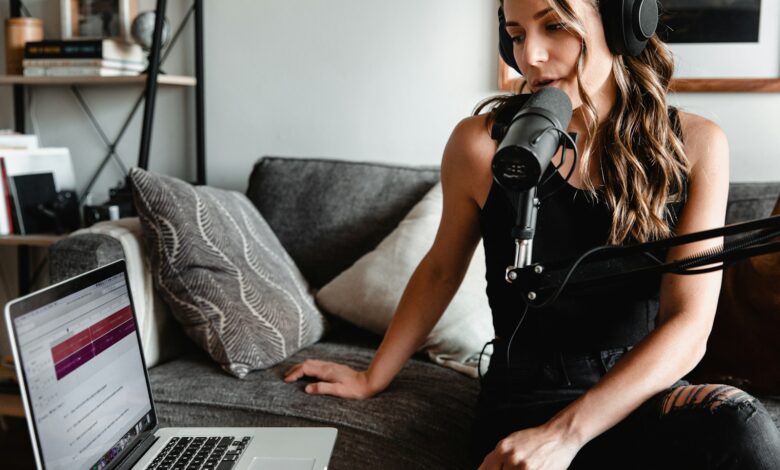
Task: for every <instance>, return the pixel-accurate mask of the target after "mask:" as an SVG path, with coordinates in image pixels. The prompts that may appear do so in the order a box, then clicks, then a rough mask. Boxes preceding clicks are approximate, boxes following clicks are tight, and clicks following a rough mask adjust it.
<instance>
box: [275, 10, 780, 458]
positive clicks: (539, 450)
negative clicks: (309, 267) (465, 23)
mask: <svg viewBox="0 0 780 470" xmlns="http://www.w3.org/2000/svg"><path fill="white" fill-rule="evenodd" d="M601 1H610V0H601ZM502 8H503V13H504V15H505V27H506V32H507V33H508V34H509V37H511V42H512V47H511V51H510V53H511V56H512V58H513V59H514V62H516V64H514V65H516V66H517V68H518V69H519V71H520V72H521V73H522V74H523V76H524V78H525V83H526V85H525V87H526V88H528V89H529V90H530V91H531V92H534V91H537V90H539V89H541V88H542V87H545V86H553V87H557V88H559V89H561V90H562V91H564V92H565V93H566V94H567V95H568V96H569V98H570V99H571V101H572V104H573V107H574V109H575V111H574V114H573V116H572V120H571V123H570V125H569V128H568V131H569V132H576V133H577V134H578V135H579V136H580V138H579V139H578V142H577V147H578V151H579V154H580V156H581V158H580V159H578V160H577V161H576V166H575V167H574V171H573V173H572V177H571V178H570V179H569V180H568V181H564V180H563V178H562V177H561V176H560V175H567V174H568V173H569V170H570V169H572V165H575V159H574V158H572V151H568V152H567V155H566V158H562V157H563V155H561V152H560V151H559V153H558V154H557V155H556V156H555V157H554V158H553V164H554V165H555V166H556V167H558V168H553V167H552V166H551V167H550V169H548V172H547V174H546V175H545V176H544V178H543V180H547V178H548V177H549V178H550V182H551V184H550V185H549V186H548V185H542V186H540V188H539V195H540V198H541V199H542V200H543V202H542V206H541V208H540V209H539V216H538V217H539V219H538V223H537V233H536V238H535V246H534V261H535V262H536V261H542V262H544V261H549V260H552V259H560V258H567V257H570V256H576V255H578V254H580V253H582V252H584V251H586V250H587V249H589V248H592V247H594V246H598V245H603V244H606V243H610V244H627V243H636V242H644V241H649V240H654V239H658V238H663V237H667V236H670V235H672V234H684V233H690V232H695V231H700V230H706V229H709V228H713V227H718V226H721V225H723V223H724V217H725V209H726V200H727V192H728V179H729V177H728V167H729V165H728V143H727V141H726V138H725V136H724V134H723V132H722V131H721V129H720V128H719V127H718V126H717V125H716V124H714V123H713V122H711V121H708V120H706V119H704V118H701V117H698V116H695V115H693V114H688V113H683V112H677V111H676V110H674V109H668V108H667V104H666V93H667V91H668V85H669V81H670V79H671V75H672V70H673V63H672V59H671V56H670V54H669V52H668V50H667V49H666V48H665V46H664V45H663V44H662V43H661V42H660V41H659V40H658V39H657V38H656V37H655V36H653V37H652V38H650V40H649V42H648V43H647V46H646V47H645V48H644V50H642V51H641V52H640V53H639V54H638V55H637V56H636V57H630V56H627V55H625V56H624V55H617V54H615V53H613V52H612V51H611V50H610V47H609V44H608V41H607V37H605V32H604V31H605V30H604V26H603V24H602V18H601V14H600V11H603V10H600V9H599V6H598V5H597V3H596V0H505V1H503V2H502ZM523 99H524V97H522V96H518V97H512V98H508V99H499V100H494V101H493V104H494V105H496V106H495V107H494V109H492V110H491V111H490V112H488V113H485V114H479V115H476V116H473V117H470V118H467V119H464V120H463V121H462V122H461V123H459V124H458V126H457V127H456V128H455V130H454V131H453V133H452V136H451V138H450V140H449V142H448V143H447V146H446V148H445V151H444V157H443V160H442V166H441V172H442V187H443V191H444V207H443V214H442V219H441V223H440V227H439V231H438V233H437V236H436V239H435V241H434V243H433V246H432V247H431V249H430V251H429V252H428V253H427V255H426V256H425V258H424V259H423V260H422V261H421V263H420V265H419V266H418V267H417V269H416V270H415V272H414V274H413V275H412V277H411V279H410V281H409V283H408V285H407V287H406V290H405V291H404V294H403V297H402V299H401V302H400V304H399V306H398V308H397V310H396V313H395V316H394V319H393V322H392V324H391V325H390V327H389V329H388V331H387V333H386V335H385V338H384V341H383V342H382V344H381V345H380V347H379V349H378V350H377V353H376V356H375V357H374V360H373V361H372V363H371V365H370V367H369V368H368V370H366V371H355V370H353V369H350V368H349V367H346V366H344V365H339V364H333V363H328V362H323V361H306V362H304V363H302V364H298V365H296V366H294V367H293V368H291V369H290V371H289V372H288V374H287V376H286V378H285V380H287V381H294V380H297V379H299V378H301V377H303V376H310V377H315V378H317V379H318V380H320V382H318V383H313V384H310V385H308V386H306V392H307V393H312V394H328V395H335V396H340V397H345V398H353V399H364V398H368V397H370V396H373V395H375V394H377V393H379V392H380V391H382V390H383V389H385V388H386V387H387V386H388V384H389V383H390V382H391V380H392V379H393V377H394V376H395V375H396V374H397V373H398V372H399V370H400V369H401V368H402V367H403V365H404V363H405V362H406V361H407V359H408V358H409V357H410V356H411V355H412V354H413V352H414V351H415V350H416V349H417V348H418V346H419V345H420V344H422V342H423V340H424V339H425V338H426V336H427V335H428V333H429V332H430V331H431V329H432V328H433V326H434V325H435V323H436V321H437V320H438V319H439V317H440V315H441V314H442V312H443V311H444V309H445V308H446V306H447V304H448V303H449V301H450V300H451V298H452V296H453V295H454V293H455V291H456V290H457V288H458V286H459V284H460V282H461V281H462V279H463V275H464V273H465V272H466V269H467V266H468V264H469V261H470V260H471V257H472V254H473V252H474V249H475V247H476V245H477V243H478V241H479V239H480V237H482V238H483V240H484V246H485V254H486V260H487V273H488V274H487V277H488V290H487V293H488V299H489V301H490V305H491V309H492V311H493V323H494V326H495V329H496V338H497V339H496V343H495V351H494V353H493V356H492V358H491V361H490V366H489V370H488V373H487V374H486V376H485V378H484V381H483V383H482V391H481V394H480V399H479V403H478V406H477V422H476V425H475V431H476V432H475V436H474V448H475V464H479V462H481V466H480V468H481V469H507V468H524V469H564V468H568V467H569V466H571V468H612V467H614V468H672V467H675V466H680V467H686V468H756V469H758V468H761V469H768V468H780V433H778V431H777V428H776V427H775V426H774V425H773V424H772V422H771V420H770V419H769V417H768V414H767V412H766V410H765V409H764V408H763V406H762V405H761V404H760V403H759V402H758V401H757V400H755V399H754V398H753V397H751V396H749V395H747V394H746V393H745V392H743V391H741V390H739V389H736V388H733V387H728V386H722V385H717V384H710V385H690V384H688V383H687V382H684V381H681V380H680V379H681V377H683V376H684V375H685V374H687V373H688V372H689V371H691V370H692V369H693V367H694V366H695V365H696V364H697V363H698V362H699V360H700V359H701V358H702V356H703V354H704V351H705V346H706V342H707V337H708V335H709V332H710V329H711V326H712V322H713V317H714V314H715V308H716V305H717V300H718V293H719V289H720V282H721V275H720V273H710V274H701V275H696V276H679V275H665V276H664V277H663V278H662V279H661V280H660V281H659V282H658V283H657V284H656V285H654V286H649V287H648V286H647V285H646V284H643V285H641V286H633V287H632V288H629V289H621V290H620V292H619V293H617V292H613V293H608V295H604V294H603V293H602V294H592V295H584V296H583V295H579V296H575V295H568V296H567V295H564V296H562V297H561V298H560V299H559V300H558V301H557V302H555V303H554V304H553V305H551V306H550V307H548V308H546V309H538V310H536V309H530V310H526V309H525V307H524V300H523V299H522V298H521V296H520V295H519V294H518V293H517V292H516V291H514V290H512V289H511V288H510V287H509V286H508V285H507V284H506V282H505V281H504V279H503V278H504V268H505V267H506V266H507V265H508V264H510V263H511V261H512V260H513V249H514V247H513V243H512V239H511V235H510V229H511V225H512V217H511V207H510V205H509V203H508V201H507V200H506V198H505V197H504V195H503V194H502V193H501V191H500V189H499V188H498V187H497V186H495V185H494V184H493V182H492V174H491V161H492V157H493V155H494V154H495V152H496V145H497V143H496V141H495V140H493V138H492V136H491V129H492V128H493V125H494V124H496V121H499V124H500V121H501V119H503V117H502V116H506V115H507V111H511V112H510V113H509V115H510V116H511V115H512V112H514V110H513V108H512V106H515V107H516V106H517V105H518V103H520V104H521V103H522V100H523ZM556 170H557V171H556ZM555 181H557V182H558V185H560V184H563V185H564V186H562V187H561V188H562V189H561V190H559V191H556V190H555V189H554V188H553V187H552V186H557V185H555V184H552V182H555ZM715 244H716V242H714V241H702V242H698V243H694V244H689V245H685V246H679V247H674V248H672V249H670V250H669V251H668V253H666V254H665V255H666V256H667V257H668V258H670V259H679V258H683V257H686V256H691V255H693V254H696V253H698V252H701V251H702V250H705V249H707V248H711V247H712V246H714V245H715ZM651 284H652V283H651ZM656 316H657V318H656Z"/></svg>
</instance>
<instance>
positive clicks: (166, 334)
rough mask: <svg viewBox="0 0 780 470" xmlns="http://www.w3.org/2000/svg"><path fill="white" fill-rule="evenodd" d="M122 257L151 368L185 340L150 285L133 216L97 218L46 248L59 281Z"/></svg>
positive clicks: (51, 274) (51, 272) (176, 351)
mask: <svg viewBox="0 0 780 470" xmlns="http://www.w3.org/2000/svg"><path fill="white" fill-rule="evenodd" d="M123 258H124V260H125V264H126V265H127V277H128V281H129V285H130V293H131V295H132V297H133V306H134V308H135V314H136V320H137V322H138V328H139V330H140V334H141V343H142V345H143V349H144V357H145V359H146V366H147V367H149V368H151V367H153V366H155V365H157V364H159V363H161V362H165V361H167V360H170V359H173V358H174V357H178V356H179V355H181V353H182V352H183V350H184V349H185V348H184V346H185V344H186V340H185V337H184V334H183V331H182V329H181V327H180V326H179V324H178V323H177V322H176V320H175V319H174V318H173V316H172V315H171V313H170V310H169V309H168V306H167V305H165V303H164V302H163V301H162V299H161V298H160V297H159V296H158V295H157V293H156V292H155V290H154V284H153V281H152V274H151V269H150V265H149V260H148V257H147V256H146V254H145V250H144V244H143V239H142V234H141V225H140V222H139V220H138V218H137V217H133V218H127V219H121V220H117V221H109V222H101V223H99V224H95V225H94V226H92V227H89V228H87V229H83V230H79V231H77V232H74V233H73V234H72V235H71V236H69V237H67V238H65V239H63V240H60V241H58V242H57V243H54V244H53V245H52V246H51V247H50V248H49V277H50V279H51V281H52V283H54V282H59V281H62V280H64V279H67V278H69V277H73V276H76V275H78V274H81V273H83V272H86V271H89V270H91V269H95V268H97V267H99V266H103V265H105V264H108V263H110V262H112V261H116V260H118V259H123Z"/></svg>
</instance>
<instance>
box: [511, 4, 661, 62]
mask: <svg viewBox="0 0 780 470" xmlns="http://www.w3.org/2000/svg"><path fill="white" fill-rule="evenodd" d="M598 4H599V11H600V13H601V22H602V23H603V24H604V35H605V37H606V38H607V44H608V45H609V50H610V51H612V53H613V54H615V55H628V56H638V55H639V54H640V53H641V52H642V51H643V50H644V48H645V46H646V45H647V41H648V40H649V39H650V38H651V37H652V36H653V34H655V29H656V27H657V26H658V4H657V3H656V0H598ZM498 51H499V53H500V54H501V58H502V59H504V62H506V63H507V65H509V66H510V67H512V68H513V69H515V70H517V71H518V72H520V67H518V66H517V63H516V62H515V54H514V47H513V44H512V38H511V37H510V36H509V33H507V32H506V17H505V16H504V7H503V5H502V6H499V7H498ZM520 73H522V72H520Z"/></svg>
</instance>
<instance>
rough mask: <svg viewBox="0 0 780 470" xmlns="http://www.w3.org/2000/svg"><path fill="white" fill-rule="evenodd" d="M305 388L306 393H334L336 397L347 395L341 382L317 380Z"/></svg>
mask: <svg viewBox="0 0 780 470" xmlns="http://www.w3.org/2000/svg"><path fill="white" fill-rule="evenodd" d="M305 390H306V393H308V394H311V395H333V396H336V397H345V396H344V393H343V390H342V387H341V384H337V383H328V382H317V383H313V384H309V385H307V386H306V388H305ZM345 398H346V397H345Z"/></svg>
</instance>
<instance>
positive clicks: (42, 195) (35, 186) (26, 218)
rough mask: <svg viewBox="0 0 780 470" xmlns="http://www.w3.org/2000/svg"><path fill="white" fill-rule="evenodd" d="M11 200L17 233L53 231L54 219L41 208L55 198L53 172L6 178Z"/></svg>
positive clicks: (52, 201)
mask: <svg viewBox="0 0 780 470" xmlns="http://www.w3.org/2000/svg"><path fill="white" fill-rule="evenodd" d="M8 183H9V187H10V189H11V200H12V201H13V214H14V227H18V228H19V230H18V231H19V233H18V234H19V235H29V234H33V233H48V232H53V231H54V219H52V218H50V217H48V216H47V215H46V214H45V213H44V211H42V210H41V208H44V207H46V206H51V205H52V204H53V203H54V201H55V200H56V198H57V192H56V190H55V189H54V174H53V173H32V174H27V175H16V176H11V177H10V178H8Z"/></svg>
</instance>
